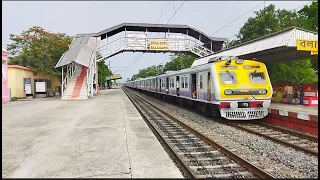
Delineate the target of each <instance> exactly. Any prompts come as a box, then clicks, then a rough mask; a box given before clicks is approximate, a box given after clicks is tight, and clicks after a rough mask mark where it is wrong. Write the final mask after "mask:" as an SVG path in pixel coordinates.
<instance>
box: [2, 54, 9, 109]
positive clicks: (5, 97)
mask: <svg viewBox="0 0 320 180" xmlns="http://www.w3.org/2000/svg"><path fill="white" fill-rule="evenodd" d="M8 55H9V53H8V52H7V51H6V50H5V49H2V103H6V102H8V101H9V88H8Z"/></svg>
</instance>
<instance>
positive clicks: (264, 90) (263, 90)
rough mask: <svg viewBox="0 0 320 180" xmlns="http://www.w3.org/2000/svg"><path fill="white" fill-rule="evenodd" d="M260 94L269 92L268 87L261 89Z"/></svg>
mask: <svg viewBox="0 0 320 180" xmlns="http://www.w3.org/2000/svg"><path fill="white" fill-rule="evenodd" d="M259 94H267V90H266V89H259Z"/></svg>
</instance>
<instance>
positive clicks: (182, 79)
mask: <svg viewBox="0 0 320 180" xmlns="http://www.w3.org/2000/svg"><path fill="white" fill-rule="evenodd" d="M181 88H184V77H181Z"/></svg>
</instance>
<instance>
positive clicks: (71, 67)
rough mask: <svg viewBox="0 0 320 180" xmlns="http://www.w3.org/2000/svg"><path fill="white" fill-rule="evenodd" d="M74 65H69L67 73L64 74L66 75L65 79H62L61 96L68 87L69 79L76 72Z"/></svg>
mask: <svg viewBox="0 0 320 180" xmlns="http://www.w3.org/2000/svg"><path fill="white" fill-rule="evenodd" d="M76 66H77V65H76V64H71V65H67V72H66V75H65V77H64V78H63V81H62V83H63V89H62V90H63V94H64V93H65V91H66V89H67V87H68V84H69V82H70V80H71V77H72V76H73V75H74V74H75V72H76Z"/></svg>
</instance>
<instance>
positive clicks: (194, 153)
mask: <svg viewBox="0 0 320 180" xmlns="http://www.w3.org/2000/svg"><path fill="white" fill-rule="evenodd" d="M217 153H219V151H207V152H178V154H181V155H185V154H192V155H198V154H201V155H202V154H217Z"/></svg>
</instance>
